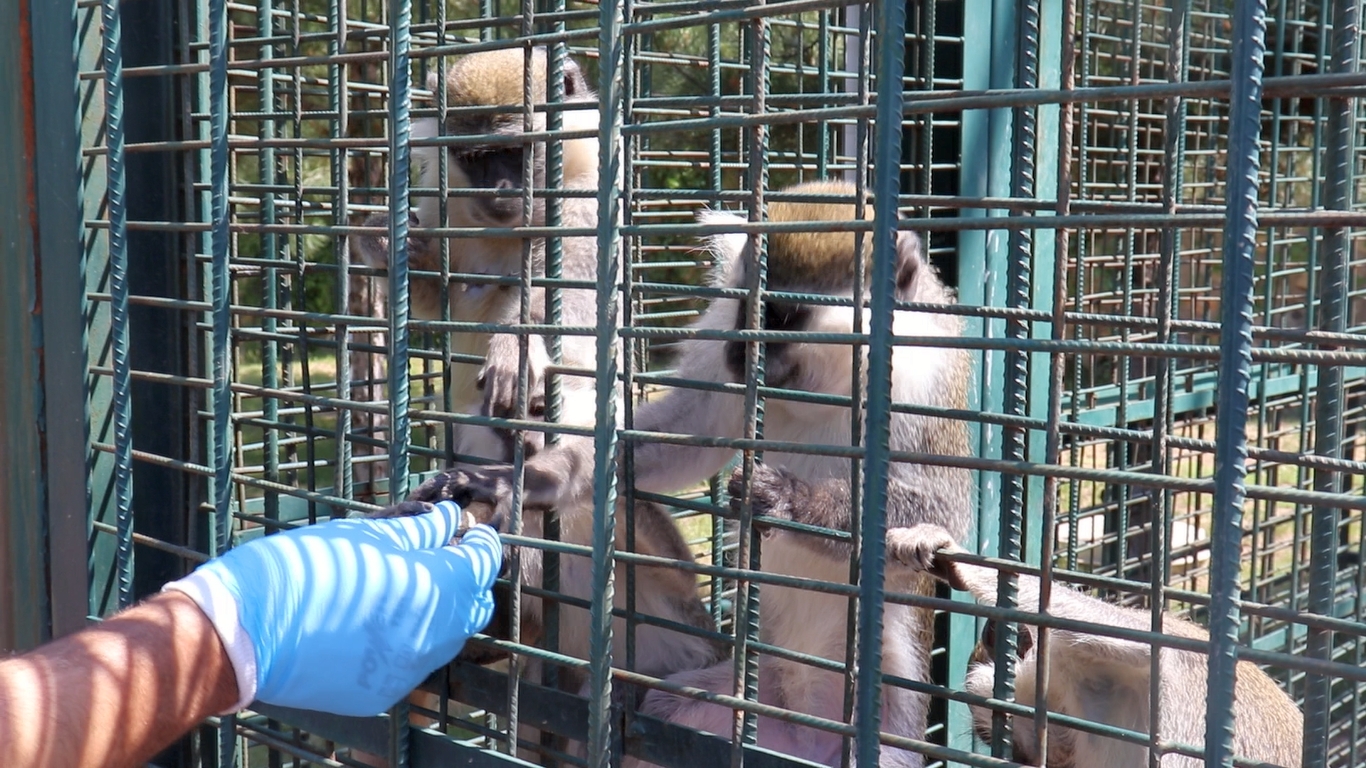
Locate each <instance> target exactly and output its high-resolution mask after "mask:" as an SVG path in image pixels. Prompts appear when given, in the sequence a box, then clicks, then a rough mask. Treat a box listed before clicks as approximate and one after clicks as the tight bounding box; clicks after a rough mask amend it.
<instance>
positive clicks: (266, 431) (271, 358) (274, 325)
mask: <svg viewBox="0 0 1366 768" xmlns="http://www.w3.org/2000/svg"><path fill="white" fill-rule="evenodd" d="M257 2H258V3H259V5H258V6H257V8H256V33H257V35H259V36H260V37H261V39H263V40H270V39H271V37H272V35H274V32H275V3H274V0H257ZM257 56H258V60H259V61H262V62H268V61H270V60H271V59H273V58H275V46H274V45H272V44H270V43H266V44H265V45H262V46H261V47H260V49H259V53H258V54H257ZM275 79H276V70H275V68H274V67H269V66H266V67H262V68H261V69H260V70H259V71H258V72H257V73H256V88H257V93H258V97H259V100H260V108H261V112H262V114H263V117H262V119H261V120H259V121H258V122H257V135H258V136H260V137H261V138H262V139H264V140H265V141H263V142H262V146H261V148H260V150H258V153H257V165H256V167H257V172H258V174H259V176H258V178H259V179H260V186H261V193H260V195H259V200H260V209H259V211H258V213H259V218H258V221H259V222H260V223H261V224H263V225H266V226H269V225H272V224H275V223H276V218H275V196H276V191H275V178H276V177H275V171H276V165H275V163H276V156H275V147H273V146H272V145H271V143H270V141H269V140H270V139H274V138H275V137H276V133H277V125H278V124H277V123H276V121H275V118H274V115H275V113H276V108H277V106H278V102H277V100H276V97H275ZM263 230H265V227H263ZM258 237H259V238H260V244H261V258H263V259H266V260H267V261H274V260H275V259H276V258H277V257H278V256H279V253H280V237H279V236H277V235H276V234H275V233H273V232H270V231H262V232H261V234H260V235H258ZM262 275H263V279H262V285H261V298H262V302H261V303H262V305H263V306H264V307H265V308H266V309H268V310H273V309H277V308H278V307H279V281H280V271H279V270H278V269H275V268H274V267H273V266H271V267H266V268H265V269H264V270H263V271H262ZM278 327H279V321H278V320H277V319H276V318H275V317H274V316H272V315H270V314H267V316H265V317H263V318H261V328H262V331H264V333H265V334H266V337H265V339H264V340H263V341H262V343H261V386H262V387H264V388H266V389H268V390H275V389H278V388H279V386H280V382H279V378H280V346H279V343H278V342H277V341H276V340H275V333H276V330H277V329H278ZM261 411H262V414H263V416H264V417H265V421H266V424H267V425H268V426H263V428H262V434H261V437H262V440H261V450H262V454H263V455H262V457H261V458H262V466H263V467H264V469H265V479H266V480H268V481H270V482H272V483H278V482H280V430H279V429H277V428H276V427H275V426H273V425H275V424H278V423H279V413H280V401H279V400H278V399H276V398H274V397H271V396H270V395H264V396H263V397H262V399H261ZM263 502H264V508H265V516H266V517H267V518H270V519H272V520H278V519H279V517H280V494H279V493H278V492H276V491H274V490H272V489H269V488H268V489H266V492H265V497H264V499H263ZM272 532H273V531H269V530H268V531H267V533H272Z"/></svg>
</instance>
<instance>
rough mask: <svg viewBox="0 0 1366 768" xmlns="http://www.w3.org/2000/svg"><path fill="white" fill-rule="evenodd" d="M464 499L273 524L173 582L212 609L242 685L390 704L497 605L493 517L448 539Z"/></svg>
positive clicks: (337, 709)
mask: <svg viewBox="0 0 1366 768" xmlns="http://www.w3.org/2000/svg"><path fill="white" fill-rule="evenodd" d="M460 521H461V512H460V509H459V507H457V506H456V505H455V504H453V503H451V502H443V503H441V504H437V505H436V508H435V509H434V510H433V511H431V512H427V513H425V514H421V515H416V516H413V517H398V518H389V519H383V520H366V519H352V520H334V521H332V522H328V523H322V524H319V525H310V526H306V527H304V528H298V529H294V530H291V531H289V532H287V533H280V534H275V535H272V536H265V537H263V538H260V539H257V540H255V541H252V542H250V543H248V544H244V545H242V546H240V547H237V548H235V549H233V550H231V551H229V552H228V553H227V554H225V555H223V556H222V557H219V558H215V559H213V560H210V561H209V562H207V563H205V564H204V565H202V566H200V567H199V568H198V569H197V570H195V571H194V572H193V573H191V574H190V575H189V576H186V577H185V578H183V579H181V580H179V581H175V582H172V583H170V584H168V585H166V589H176V590H180V591H182V592H185V593H186V594H188V595H189V596H190V597H191V598H193V599H194V600H195V602H196V603H198V604H199V606H200V608H202V609H203V610H204V612H205V614H207V615H208V616H209V618H210V619H211V620H212V621H213V624H214V627H215V628H216V629H217V630H218V634H219V636H220V637H221V638H222V639H223V645H224V647H225V648H226V649H227V652H228V656H229V658H230V659H231V660H232V665H233V670H234V671H235V672H236V674H237V688H238V691H239V692H240V694H241V696H240V698H239V701H238V702H237V704H236V705H235V706H234V707H233V708H232V709H231V710H229V711H236V710H238V709H242V708H243V707H245V706H246V705H248V704H250V703H251V702H252V701H253V700H259V701H262V702H265V703H268V704H277V705H281V706H289V707H299V708H303V709H313V710H319V711H324V712H333V713H336V714H339V715H373V714H377V713H379V712H382V711H384V710H385V709H388V708H389V707H390V706H392V705H393V704H394V703H395V702H397V701H398V700H399V699H400V698H402V697H403V695H404V694H406V693H407V692H408V691H410V690H412V689H413V688H414V687H415V686H416V685H417V684H418V683H420V682H422V680H423V679H424V678H425V677H426V676H427V675H429V674H431V672H432V671H433V670H435V669H436V668H437V667H439V666H441V665H442V664H445V663H446V662H448V661H450V660H451V659H452V658H453V657H454V656H455V655H456V654H457V653H458V652H459V651H460V648H461V646H463V645H464V644H465V641H466V640H467V639H469V637H470V635H472V634H474V633H475V632H478V631H479V630H481V629H483V628H484V626H485V625H487V624H488V622H489V619H490V617H492V615H493V595H492V593H491V592H490V589H491V588H492V586H493V582H494V579H495V578H497V576H498V569H499V567H500V566H501V565H502V559H503V548H502V545H501V544H500V543H499V541H498V534H497V533H495V532H494V531H493V529H492V528H489V527H488V526H485V525H476V526H474V527H472V528H470V529H469V531H467V532H466V533H465V534H464V536H463V537H462V538H461V540H460V543H459V544H456V545H447V542H449V541H450V539H451V537H452V536H454V535H455V533H456V531H457V529H458V527H459V525H460Z"/></svg>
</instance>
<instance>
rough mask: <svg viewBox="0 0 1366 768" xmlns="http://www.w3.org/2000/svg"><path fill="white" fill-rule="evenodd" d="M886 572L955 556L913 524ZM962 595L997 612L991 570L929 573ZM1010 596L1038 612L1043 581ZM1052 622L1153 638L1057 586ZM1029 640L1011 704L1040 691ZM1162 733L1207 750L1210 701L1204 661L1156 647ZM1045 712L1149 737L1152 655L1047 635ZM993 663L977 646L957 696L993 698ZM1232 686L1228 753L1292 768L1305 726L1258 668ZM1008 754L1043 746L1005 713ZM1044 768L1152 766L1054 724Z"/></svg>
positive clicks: (1179, 625)
mask: <svg viewBox="0 0 1366 768" xmlns="http://www.w3.org/2000/svg"><path fill="white" fill-rule="evenodd" d="M887 540H888V545H887V547H888V548H887V556H888V562H889V564H891V565H890V567H893V568H895V567H896V565H895V564H896V563H904V564H911V565H912V566H913V567H917V566H924V564H927V563H930V562H932V561H933V554H932V553H933V552H934V551H935V550H937V549H939V548H940V547H943V548H945V549H949V550H951V551H952V550H957V551H962V550H961V549H960V548H958V547H957V545H956V544H954V543H953V541H954V539H953V538H952V537H950V536H949V535H948V534H947V532H945V531H944V530H943V529H940V528H937V527H935V526H928V525H926V526H917V527H914V528H910V529H899V530H890V531H888V534H887ZM932 570H933V572H935V573H937V574H940V575H943V576H946V577H947V578H948V579H949V581H950V582H951V583H954V584H955V586H956V587H958V588H960V589H966V591H968V592H970V593H971V594H972V596H973V597H974V598H975V599H976V600H977V601H978V602H981V603H985V604H988V605H994V604H995V602H996V598H997V589H998V571H996V570H995V569H992V568H985V567H981V566H975V565H969V564H966V563H953V564H948V563H947V562H945V564H944V565H942V566H939V567H936V568H933V569H932ZM1017 578H1018V582H1017V583H1018V590H1019V591H1018V594H1017V597H1016V600H1017V604H1018V607H1019V610H1021V611H1024V612H1026V613H1035V612H1038V610H1039V580H1038V579H1037V578H1036V577H1034V576H1028V575H1019V576H1017ZM1048 614H1049V615H1050V616H1053V617H1055V618H1062V619H1074V620H1080V621H1086V622H1089V623H1092V624H1095V625H1097V626H1099V627H1106V628H1124V629H1133V630H1140V631H1145V632H1146V631H1151V630H1152V614H1151V613H1150V612H1149V611H1147V610H1140V609H1135V608H1123V607H1119V606H1116V605H1111V604H1110V603H1106V602H1104V601H1102V600H1098V599H1096V598H1094V597H1090V596H1088V595H1084V594H1082V593H1080V592H1077V591H1075V590H1073V589H1070V588H1068V587H1066V586H1065V585H1061V584H1054V585H1053V589H1052V594H1051V596H1050V599H1049V604H1048ZM1019 629H1020V631H1021V632H1025V633H1028V634H1029V637H1028V638H1027V640H1028V641H1027V642H1024V643H1022V647H1024V648H1025V649H1026V650H1025V651H1024V653H1023V654H1021V656H1020V658H1019V659H1018V660H1017V661H1016V666H1015V700H1016V701H1017V702H1019V703H1021V704H1025V705H1029V706H1033V705H1034V702H1035V700H1036V699H1035V697H1036V693H1037V688H1038V686H1037V678H1036V674H1037V672H1038V666H1039V643H1038V641H1037V638H1036V637H1035V633H1036V632H1037V629H1036V628H1035V627H1030V626H1027V625H1020V627H1019ZM1162 631H1163V632H1164V633H1166V634H1168V635H1173V636H1176V637H1185V638H1191V639H1195V640H1200V641H1202V642H1203V641H1207V640H1208V639H1209V633H1208V632H1206V631H1205V630H1204V629H1203V628H1202V627H1199V626H1197V625H1195V624H1192V623H1191V622H1189V621H1185V620H1183V619H1179V618H1176V617H1174V616H1170V615H1164V616H1163V617H1162ZM1159 653H1160V654H1161V657H1160V658H1161V661H1160V668H1159V674H1160V676H1161V678H1160V679H1161V683H1160V687H1159V693H1160V696H1161V706H1160V707H1159V709H1160V713H1161V727H1160V733H1161V737H1162V739H1163V740H1164V741H1176V742H1181V743H1185V744H1190V745H1193V746H1195V747H1196V748H1197V749H1198V748H1199V745H1201V744H1203V743H1204V741H1205V706H1206V692H1207V691H1208V690H1209V683H1208V677H1207V676H1208V663H1209V659H1208V657H1206V656H1205V655H1204V654H1203V653H1196V652H1192V651H1182V650H1173V649H1170V648H1168V649H1160V650H1159ZM1048 655H1049V685H1048V693H1047V702H1048V710H1049V712H1050V713H1051V714H1062V715H1068V716H1071V717H1075V718H1080V719H1084V720H1090V721H1093V722H1100V723H1107V724H1109V725H1115V726H1120V727H1123V728H1127V729H1130V730H1133V731H1137V732H1139V733H1147V732H1149V730H1150V729H1151V723H1150V720H1149V713H1150V710H1151V707H1150V698H1149V695H1150V690H1151V689H1150V683H1151V673H1152V646H1150V645H1148V644H1144V643H1138V642H1133V641H1129V640H1122V639H1119V638H1115V637H1104V636H1101V635H1093V634H1085V633H1082V632H1078V631H1074V630H1063V629H1054V630H1051V631H1050V633H1049V649H1048ZM995 669H996V668H995V661H994V653H993V652H992V650H991V649H990V648H988V647H986V646H984V645H978V647H977V648H976V649H975V650H974V652H973V655H972V658H971V660H970V662H969V667H968V672H967V677H966V679H965V681H964V687H965V688H966V690H967V691H968V692H969V693H972V694H975V695H977V696H985V697H991V696H993V695H994V687H995ZM1237 669H1238V671H1237V680H1236V683H1235V688H1234V699H1235V702H1234V736H1233V749H1234V752H1235V753H1236V754H1237V755H1238V756H1239V757H1242V758H1245V759H1247V760H1250V761H1254V762H1261V763H1264V764H1266V765H1276V766H1285V767H1287V768H1289V767H1291V766H1295V767H1297V766H1299V765H1300V760H1301V757H1300V749H1301V743H1302V741H1303V729H1304V721H1303V716H1302V715H1301V713H1300V711H1299V709H1298V708H1297V707H1296V706H1295V704H1294V702H1293V701H1291V699H1290V697H1289V696H1287V695H1286V694H1285V692H1284V691H1282V690H1281V689H1280V687H1279V686H1277V685H1276V683H1275V682H1273V681H1272V680H1271V678H1270V677H1268V676H1267V675H1266V673H1264V672H1262V671H1261V669H1259V668H1258V667H1257V665H1255V664H1253V663H1251V662H1248V661H1240V662H1239V663H1238V668H1237ZM971 712H972V719H973V729H974V731H975V732H976V733H977V735H978V736H979V737H980V738H982V739H983V740H989V739H990V737H991V717H992V712H991V710H989V709H986V708H982V707H972V708H971ZM1008 718H1009V720H1010V724H1011V733H1012V746H1013V748H1014V757H1015V759H1016V761H1017V762H1024V763H1027V764H1037V763H1038V756H1039V744H1038V740H1037V739H1036V738H1035V733H1034V720H1033V718H1032V717H1027V716H1017V715H1008ZM1045 765H1047V766H1048V767H1049V768H1143V767H1144V766H1147V765H1148V749H1147V747H1146V746H1145V745H1142V744H1134V743H1131V742H1127V741H1122V740H1119V739H1112V738H1106V737H1103V736H1099V735H1094V734H1089V733H1086V732H1084V731H1080V730H1076V729H1072V728H1067V727H1064V726H1061V725H1058V724H1057V723H1056V722H1055V721H1050V723H1049V726H1048V759H1047V761H1046V762H1045ZM1159 765H1161V766H1162V768H1196V766H1202V765H1204V761H1203V760H1201V759H1197V758H1193V757H1186V756H1183V755H1178V754H1167V755H1163V756H1162V758H1161V760H1160V762H1159Z"/></svg>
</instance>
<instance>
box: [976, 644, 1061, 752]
mask: <svg viewBox="0 0 1366 768" xmlns="http://www.w3.org/2000/svg"><path fill="white" fill-rule="evenodd" d="M1017 629H1018V635H1017V637H1016V643H1017V645H1016V650H1015V655H1016V662H1015V701H1016V702H1018V703H1020V704H1023V705H1025V706H1033V705H1034V694H1035V682H1034V681H1035V677H1034V670H1035V663H1036V653H1035V646H1034V628H1033V627H1028V626H1024V625H1017ZM995 683H996V622H995V621H987V623H986V625H985V626H984V627H983V628H982V635H981V638H980V640H979V641H978V643H977V645H976V647H974V648H973V649H972V654H971V656H969V658H968V674H967V678H966V679H965V681H964V687H965V688H966V689H967V691H968V692H969V693H972V694H975V695H978V696H983V697H993V696H994V695H995ZM1053 698H1054V697H1053V696H1051V695H1050V696H1049V708H1050V709H1051V710H1053V711H1055V712H1056V711H1060V710H1062V709H1065V708H1063V707H1060V706H1059V704H1060V702H1057V701H1054V700H1053ZM969 709H970V710H971V713H972V730H973V733H974V734H975V735H976V736H977V738H978V739H981V740H982V741H983V742H990V740H991V730H992V728H991V721H992V714H993V713H992V711H991V710H990V709H985V708H982V707H969ZM1007 718H1008V720H1009V722H1010V729H1011V741H1010V745H1011V746H1010V749H1011V759H1012V760H1014V761H1015V762H1017V763H1025V764H1026V765H1038V763H1039V743H1038V740H1037V739H1035V738H1034V729H1033V719H1032V718H1030V717H1021V716H1016V715H1007ZM1073 738H1074V732H1073V731H1072V730H1071V729H1069V728H1062V727H1060V726H1057V725H1053V724H1050V725H1049V726H1048V758H1047V759H1046V760H1045V761H1044V765H1046V766H1048V768H1072V766H1073V765H1074V760H1073V742H1072V740H1073Z"/></svg>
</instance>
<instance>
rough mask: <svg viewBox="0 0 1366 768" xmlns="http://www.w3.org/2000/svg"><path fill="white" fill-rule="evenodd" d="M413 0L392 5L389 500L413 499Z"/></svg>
mask: <svg viewBox="0 0 1366 768" xmlns="http://www.w3.org/2000/svg"><path fill="white" fill-rule="evenodd" d="M412 10H413V9H412V0H390V2H389V343H390V347H389V363H388V370H389V424H390V431H389V500H390V503H396V502H398V501H399V500H401V499H402V498H403V497H405V496H407V495H408V482H409V479H408V440H409V434H408V428H409V417H408V397H409V392H408V213H409V206H408V174H409V161H410V150H411V147H410V146H409V138H410V135H411V132H412V123H411V120H410V119H409V111H410V109H411V104H410V102H411V93H410V85H411V84H410V82H409V79H410V75H411V73H410V71H409V57H408V54H409V49H410V47H411V45H412V30H411V29H410V24H409V22H410V21H411V20H412Z"/></svg>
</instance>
